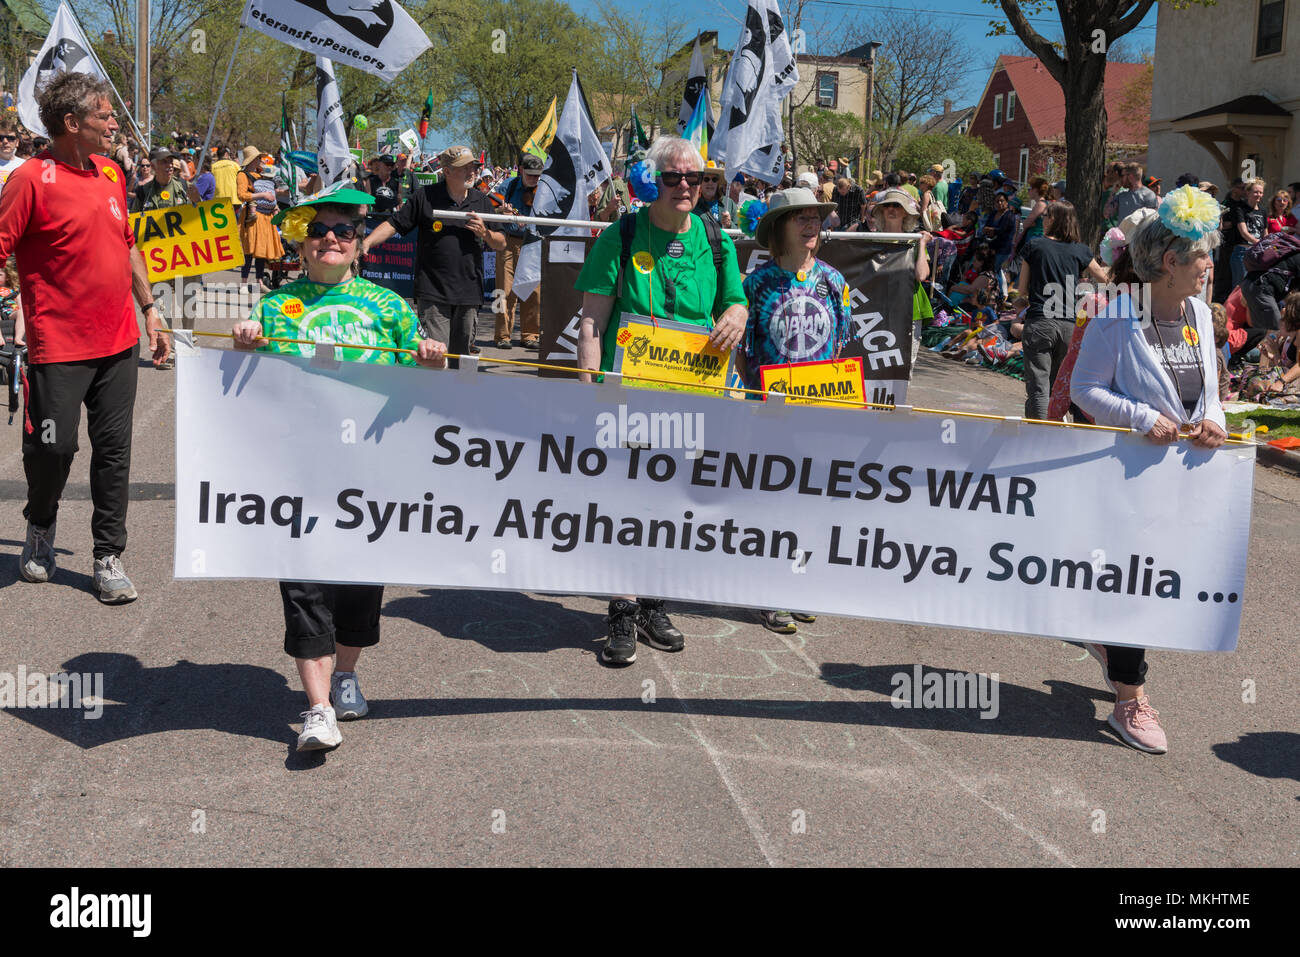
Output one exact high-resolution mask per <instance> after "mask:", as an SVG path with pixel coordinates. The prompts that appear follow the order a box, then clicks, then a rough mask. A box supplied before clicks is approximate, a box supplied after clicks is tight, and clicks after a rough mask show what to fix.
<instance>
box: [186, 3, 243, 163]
mask: <svg viewBox="0 0 1300 957" xmlns="http://www.w3.org/2000/svg"><path fill="white" fill-rule="evenodd" d="M243 35H244V24H243V22H242V21H241V22H240V24H239V29H237V30H236V31H235V46H234V49H232V50H231V51H230V62H229V63H227V64H226V76H225V79H223V80H222V81H221V92H219V93H218V94H217V105H216V106H215V107H213V109H212V119H210V120H208V133H207V136H205V137H203V152H202V153H200V154H199V163H198V167H197V168H196V169H195V170H194V178H195V179H198V176H199V174H200V173H202V172H203V164H204V163H206V162H207V161H208V144H209V143H211V142H212V129H213V127H215V126H216V125H217V114H218V113H220V112H221V101H222V100H224V99H225V98H226V84H227V83H229V82H230V71H231V70H232V69H234V66H235V57H236V56H238V55H239V40H240V38H241V37H242V36H243Z"/></svg>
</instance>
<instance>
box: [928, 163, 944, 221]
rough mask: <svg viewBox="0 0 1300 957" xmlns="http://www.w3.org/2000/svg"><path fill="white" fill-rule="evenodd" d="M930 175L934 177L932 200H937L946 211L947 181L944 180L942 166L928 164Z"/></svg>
mask: <svg viewBox="0 0 1300 957" xmlns="http://www.w3.org/2000/svg"><path fill="white" fill-rule="evenodd" d="M930 175H931V176H933V177H934V190H933V192H934V198H935V199H936V200H938V202H939V205H940V206H942V207H943V208H944V210H945V211H947V209H948V181H947V180H946V179H944V175H943V164H941V163H932V164H930Z"/></svg>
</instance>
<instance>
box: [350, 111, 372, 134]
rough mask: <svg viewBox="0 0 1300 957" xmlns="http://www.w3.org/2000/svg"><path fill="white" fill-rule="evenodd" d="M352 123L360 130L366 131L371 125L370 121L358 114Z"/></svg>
mask: <svg viewBox="0 0 1300 957" xmlns="http://www.w3.org/2000/svg"><path fill="white" fill-rule="evenodd" d="M352 123H353V125H355V126H356V128H357V129H359V130H364V129H365V128H366V127H368V126H369V125H370V121H369V120H368V119H366V118H365V117H364V116H362V115H361V114H360V113H358V114H357V115H356V116H354V117H353V118H352Z"/></svg>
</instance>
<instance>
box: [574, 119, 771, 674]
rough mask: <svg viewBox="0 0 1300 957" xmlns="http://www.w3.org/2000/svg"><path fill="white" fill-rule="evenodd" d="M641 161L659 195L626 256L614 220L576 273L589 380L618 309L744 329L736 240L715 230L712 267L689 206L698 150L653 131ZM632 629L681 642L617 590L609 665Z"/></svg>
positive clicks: (625, 650)
mask: <svg viewBox="0 0 1300 957" xmlns="http://www.w3.org/2000/svg"><path fill="white" fill-rule="evenodd" d="M646 161H647V162H648V163H649V164H651V165H652V167H653V168H654V170H655V182H656V185H657V186H658V188H659V194H658V196H656V197H655V199H654V200H653V201H652V202H651V203H650V205H649V206H647V207H645V208H643V209H641V210H639V211H637V212H636V213H635V214H633V215H634V216H635V217H636V218H635V225H636V228H635V230H634V231H633V232H632V237H631V243H630V246H629V249H628V256H627V257H626V260H625V257H624V256H623V236H622V230H621V228H620V227H619V225H618V224H617V223H615V224H614V225H613V226H611V227H609V228H607V229H606V230H605V231H604V232H602V233H601V234H600V238H599V239H597V240H596V244H595V245H594V246H593V247H592V249H591V252H590V253H589V254H588V255H587V260H586V263H585V264H584V265H583V267H582V273H581V275H579V276H578V282H577V288H578V289H579V290H581V291H582V292H583V297H582V326H581V330H580V331H579V333H578V367H579V368H580V369H585V370H589V371H586V372H581V373H579V377H580V378H581V379H582V381H583V382H591V381H592V375H593V371H594V370H596V369H599V370H600V371H601V372H609V371H611V370H612V369H613V365H614V351H615V341H614V339H615V336H616V335H617V334H618V323H619V317H620V316H621V315H622V314H624V313H627V314H629V315H636V316H649V317H650V318H652V319H674V320H676V321H678V322H688V323H693V324H695V325H699V326H705V327H706V328H711V331H710V333H709V343H710V345H711V346H712V347H713V348H715V349H717V350H719V351H720V352H723V353H727V352H730V351H731V350H732V349H734V348H735V347H736V345H737V344H738V343H739V342H740V340H741V337H742V336H743V335H744V334H745V323H746V321H747V319H748V318H749V310H748V308H747V307H746V305H745V288H744V285H743V281H742V278H741V275H740V267H739V266H738V265H737V263H736V247H735V246H734V245H733V244H732V242H731V238H730V237H729V236H727V234H726V233H723V234H722V237H721V242H722V263H721V265H719V266H717V267H715V266H714V261H713V249H712V247H711V246H710V245H709V240H708V235H707V234H706V232H705V229H704V224H703V223H702V222H701V221H700V218H699V217H698V216H695V215H692V212H691V211H692V210H693V209H694V208H695V205H696V203H698V202H699V200H700V180H701V179H702V173H701V169H702V167H703V165H704V163H703V160H702V158H701V157H700V154H699V151H698V150H696V148H695V147H694V146H692V145H691V144H690V142H688V141H687V140H684V139H680V138H678V137H660V138H659V139H657V140H655V142H654V143H653V144H652V145H651V146H650V150H649V152H648V153H647V154H646ZM624 261H626V267H624V268H623V269H622V277H621V282H620V276H619V271H620V266H622V264H623V263H624ZM620 287H621V288H620ZM638 632H639V633H640V634H642V635H643V636H644V637H645V639H646V641H647V642H648V643H649V644H650V646H651V647H653V648H658V649H660V650H662V651H681V650H682V647H683V645H684V640H683V638H682V633H681V632H680V631H678V630H677V629H676V628H674V627H673V623H672V622H671V621H670V620H669V618H668V615H667V614H666V613H665V612H664V603H663V601H662V600H659V599H649V598H643V599H641V600H640V601H639V602H638V601H637V599H636V598H635V597H632V596H622V597H618V598H614V599H613V600H612V601H610V603H609V636H608V638H606V640H605V650H604V651H603V652H602V653H601V658H602V659H603V660H604V661H606V662H608V663H609V664H612V665H630V664H631V663H632V662H634V661H636V643H637V634H638Z"/></svg>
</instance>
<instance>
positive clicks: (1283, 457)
mask: <svg viewBox="0 0 1300 957" xmlns="http://www.w3.org/2000/svg"><path fill="white" fill-rule="evenodd" d="M1255 459H1256V461H1257V462H1258V463H1259V464H1260V465H1263V466H1266V467H1267V468H1271V469H1278V470H1280V471H1283V472H1288V473H1290V474H1291V475H1294V476H1295V477H1296V478H1300V452H1288V451H1286V450H1285V449H1275V448H1274V447H1273V446H1271V445H1268V444H1265V443H1262V442H1261V443H1260V444H1259V445H1257V446H1256V447H1255Z"/></svg>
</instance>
